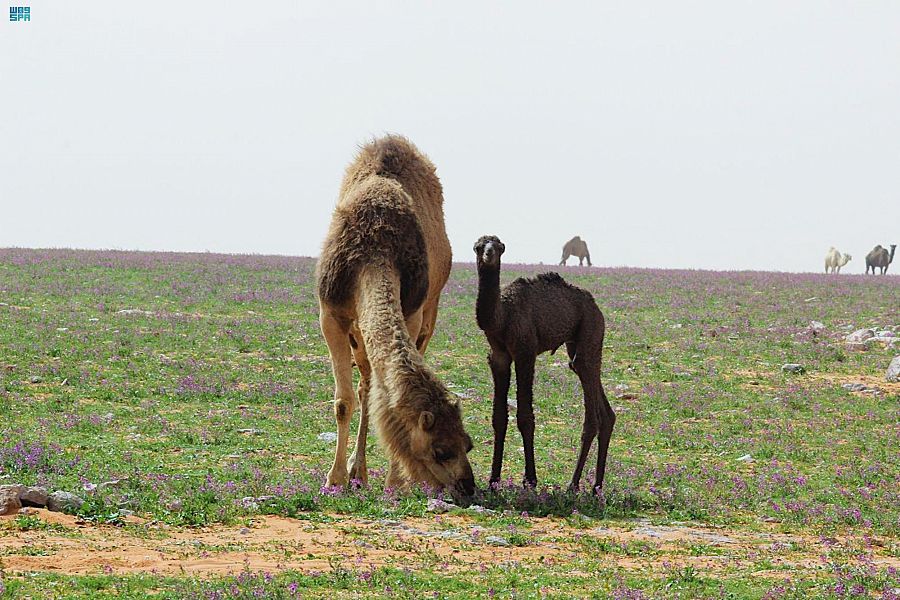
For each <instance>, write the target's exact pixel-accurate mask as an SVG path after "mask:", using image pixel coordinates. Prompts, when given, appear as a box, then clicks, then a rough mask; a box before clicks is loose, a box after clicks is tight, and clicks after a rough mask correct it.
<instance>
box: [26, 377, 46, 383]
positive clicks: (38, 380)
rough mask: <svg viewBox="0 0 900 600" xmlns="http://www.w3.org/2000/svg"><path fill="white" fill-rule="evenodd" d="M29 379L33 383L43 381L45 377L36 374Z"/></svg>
mask: <svg viewBox="0 0 900 600" xmlns="http://www.w3.org/2000/svg"><path fill="white" fill-rule="evenodd" d="M29 381H31V383H42V382H43V381H44V378H43V377H41V376H40V375H34V376H33V377H32V378H31V379H30V380H29Z"/></svg>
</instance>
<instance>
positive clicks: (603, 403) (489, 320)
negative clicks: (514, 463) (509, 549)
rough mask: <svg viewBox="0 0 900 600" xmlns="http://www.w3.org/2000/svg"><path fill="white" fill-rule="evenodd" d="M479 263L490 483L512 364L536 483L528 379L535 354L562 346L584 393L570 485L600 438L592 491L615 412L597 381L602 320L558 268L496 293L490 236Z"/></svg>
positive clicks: (496, 258)
mask: <svg viewBox="0 0 900 600" xmlns="http://www.w3.org/2000/svg"><path fill="white" fill-rule="evenodd" d="M474 250H475V255H476V264H477V266H478V299H477V301H476V305H475V314H476V318H477V320H478V326H479V327H480V328H481V330H482V331H484V334H485V336H487V340H488V343H489V344H490V346H491V353H490V355H489V357H488V362H489V364H490V367H491V374H492V375H493V378H494V407H493V426H494V458H493V462H492V464H491V479H490V481H491V483H494V482H496V481H499V480H500V469H501V467H502V465H503V445H504V442H505V439H506V426H507V420H508V419H507V394H508V392H509V380H510V366H511V364H513V363H515V366H516V390H517V395H516V400H517V407H516V424H517V425H518V427H519V431H520V432H521V434H522V441H523V445H524V447H525V479H524V482H525V485H531V486H535V485H537V473H536V471H535V467H534V409H533V406H532V402H533V395H532V384H533V382H534V363H535V358H536V357H537V355H538V354H541V353H543V352H547V351H548V350H549V351H550V352H551V353H552V352H555V351H556V350H557V349H558V348H559V347H560V346H561V345H563V344H565V345H566V352H567V353H568V355H569V368H570V369H572V370H573V371H575V373H576V374H577V375H578V379H579V380H580V381H581V387H582V389H583V391H584V424H583V425H582V430H581V451H580V452H579V454H578V463H577V465H576V466H575V474H574V475H572V482H571V484H570V487H571V489H578V485H579V482H580V481H581V472H582V469H583V468H584V463H585V461H586V460H587V455H588V452H590V449H591V445H592V444H593V442H594V438H597V440H598V444H599V448H598V451H597V476H596V480H595V484H594V491H595V492H599V490H600V488H601V487H602V486H603V475H604V472H605V471H606V453H607V450H608V449H609V440H610V437H611V436H612V431H613V426H614V425H615V423H616V415H615V413H614V412H613V409H612V407H611V406H610V405H609V401H608V400H607V399H606V393H605V392H604V391H603V384H602V383H601V381H600V366H601V365H600V363H601V354H602V352H603V334H604V332H605V328H606V326H605V323H604V320H603V313H602V312H600V309H599V308H597V303H596V302H594V298H593V297H592V296H591V294H590V293H588V292H586V291H585V290H582V289H580V288H577V287H575V286H573V285H570V284H568V283H566V282H565V281H564V280H563V279H562V278H561V277H560V276H559V275H558V274H556V273H544V274H542V275H538V276H537V277H535V278H533V279H521V278H520V279H516V280H515V281H513V282H512V283H510V284H509V285H507V286H506V287H504V288H503V291H502V292H501V290H500V256H501V255H502V254H503V251H504V250H505V247H504V245H503V243H502V242H501V241H500V240H499V239H498V238H497V237H495V236H483V237H481V238H480V239H479V240H478V241H477V242H475V248H474Z"/></svg>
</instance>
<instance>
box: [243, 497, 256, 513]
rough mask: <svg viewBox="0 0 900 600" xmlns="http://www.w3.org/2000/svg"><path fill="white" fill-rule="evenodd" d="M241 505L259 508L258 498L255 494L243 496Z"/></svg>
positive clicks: (248, 508) (254, 508)
mask: <svg viewBox="0 0 900 600" xmlns="http://www.w3.org/2000/svg"><path fill="white" fill-rule="evenodd" d="M241 506H242V507H244V508H246V509H247V510H259V504H257V502H256V498H254V497H253V496H246V497H244V498H241Z"/></svg>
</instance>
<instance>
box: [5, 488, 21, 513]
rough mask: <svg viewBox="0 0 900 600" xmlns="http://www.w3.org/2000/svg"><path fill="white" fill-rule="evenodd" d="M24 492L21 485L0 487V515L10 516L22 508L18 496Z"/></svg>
mask: <svg viewBox="0 0 900 600" xmlns="http://www.w3.org/2000/svg"><path fill="white" fill-rule="evenodd" d="M24 490H25V486H22V485H0V515H11V514H14V513H16V512H18V510H19V509H20V508H22V501H21V500H19V496H20V495H21V493H22V492H23V491H24Z"/></svg>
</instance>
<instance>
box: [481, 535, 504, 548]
mask: <svg viewBox="0 0 900 600" xmlns="http://www.w3.org/2000/svg"><path fill="white" fill-rule="evenodd" d="M484 541H485V542H486V543H488V544H490V545H491V546H509V542H508V541H507V540H506V539H505V538H502V537H500V536H498V535H489V536H487V537H486V538H484Z"/></svg>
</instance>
